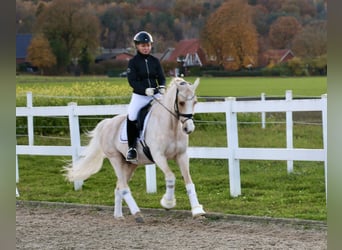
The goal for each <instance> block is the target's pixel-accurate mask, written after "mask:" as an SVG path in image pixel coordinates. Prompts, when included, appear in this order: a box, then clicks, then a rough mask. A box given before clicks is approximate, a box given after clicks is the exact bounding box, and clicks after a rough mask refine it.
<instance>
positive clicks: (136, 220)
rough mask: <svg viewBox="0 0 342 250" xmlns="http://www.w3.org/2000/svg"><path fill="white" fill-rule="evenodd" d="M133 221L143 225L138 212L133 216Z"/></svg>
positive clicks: (142, 218) (143, 221)
mask: <svg viewBox="0 0 342 250" xmlns="http://www.w3.org/2000/svg"><path fill="white" fill-rule="evenodd" d="M134 219H135V222H136V223H145V220H144V217H143V216H142V214H141V213H139V212H138V213H136V214H135V215H134Z"/></svg>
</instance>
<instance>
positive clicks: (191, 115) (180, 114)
mask: <svg viewBox="0 0 342 250" xmlns="http://www.w3.org/2000/svg"><path fill="white" fill-rule="evenodd" d="M178 95H179V90H178V89H177V92H176V100H175V104H174V108H175V112H176V114H177V119H178V120H180V121H181V123H185V122H186V121H187V120H193V117H194V115H193V114H185V113H181V112H179V107H178ZM183 97H184V98H185V99H186V101H191V100H193V99H194V98H195V95H193V96H191V97H188V98H186V97H185V96H183ZM180 117H185V119H183V120H181V119H180Z"/></svg>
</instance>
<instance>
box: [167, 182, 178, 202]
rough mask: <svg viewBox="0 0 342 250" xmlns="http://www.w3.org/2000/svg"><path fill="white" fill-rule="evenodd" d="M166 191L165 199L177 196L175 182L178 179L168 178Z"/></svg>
mask: <svg viewBox="0 0 342 250" xmlns="http://www.w3.org/2000/svg"><path fill="white" fill-rule="evenodd" d="M165 182H166V192H165V199H167V200H173V199H174V196H175V183H176V180H174V179H173V180H166V181H165Z"/></svg>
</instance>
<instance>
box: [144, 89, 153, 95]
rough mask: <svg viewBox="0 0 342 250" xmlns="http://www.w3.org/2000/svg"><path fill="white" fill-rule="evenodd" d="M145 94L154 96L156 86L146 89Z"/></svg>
mask: <svg viewBox="0 0 342 250" xmlns="http://www.w3.org/2000/svg"><path fill="white" fill-rule="evenodd" d="M145 94H146V95H147V96H153V95H154V88H147V89H145Z"/></svg>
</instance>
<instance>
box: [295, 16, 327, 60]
mask: <svg viewBox="0 0 342 250" xmlns="http://www.w3.org/2000/svg"><path fill="white" fill-rule="evenodd" d="M327 42H328V36H327V22H326V21H317V22H313V23H311V24H308V25H306V26H305V27H304V28H303V30H302V32H300V33H299V34H297V35H296V36H295V37H294V39H293V43H292V44H293V45H292V50H293V52H294V53H295V55H297V56H299V57H302V58H315V57H318V56H321V55H324V54H326V53H327Z"/></svg>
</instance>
